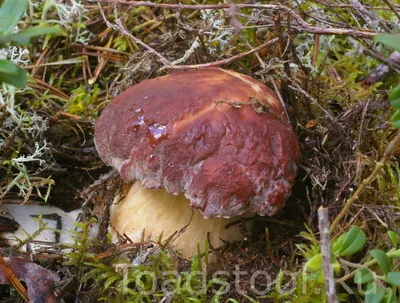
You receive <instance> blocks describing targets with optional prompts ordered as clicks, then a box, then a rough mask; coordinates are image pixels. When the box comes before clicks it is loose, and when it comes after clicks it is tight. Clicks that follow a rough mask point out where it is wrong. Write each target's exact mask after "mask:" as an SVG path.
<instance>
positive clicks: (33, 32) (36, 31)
mask: <svg viewBox="0 0 400 303" xmlns="http://www.w3.org/2000/svg"><path fill="white" fill-rule="evenodd" d="M48 34H52V35H63V31H62V30H60V29H59V28H58V27H54V26H35V27H31V28H28V29H25V30H22V31H20V32H18V33H16V34H14V35H11V36H10V42H12V43H14V44H20V45H28V44H29V42H30V40H31V38H33V37H36V36H42V35H48Z"/></svg>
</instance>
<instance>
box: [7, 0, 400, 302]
mask: <svg viewBox="0 0 400 303" xmlns="http://www.w3.org/2000/svg"><path fill="white" fill-rule="evenodd" d="M176 2H179V4H175V3H176ZM366 2H368V3H369V4H368V5H366V4H365V3H366ZM218 3H219V2H218V1H194V0H185V1H149V2H143V3H137V2H136V1H130V2H126V3H125V2H124V1H120V0H93V1H83V2H79V1H77V0H69V1H65V2H64V1H53V0H40V1H32V2H31V3H30V4H29V8H28V10H27V12H26V15H25V16H24V17H23V18H22V20H21V21H20V23H19V24H18V26H19V27H20V28H27V27H29V26H31V25H32V24H48V25H55V26H58V27H59V28H60V29H62V30H63V32H64V34H63V35H62V36H45V37H41V38H37V39H34V41H33V43H32V45H30V46H28V47H26V48H25V47H16V46H14V47H11V46H7V47H6V48H4V49H2V50H0V56H2V57H3V58H5V59H9V60H12V61H13V62H16V63H18V64H19V65H20V66H22V67H23V68H24V69H25V70H26V71H27V72H28V73H29V79H30V80H29V83H28V85H27V86H26V87H25V88H23V89H15V88H12V87H10V86H8V85H5V84H3V86H2V87H0V96H1V99H0V101H1V103H0V144H1V149H0V161H1V163H3V165H2V166H0V190H1V192H0V197H1V200H2V203H4V204H22V203H25V204H43V203H47V204H49V205H52V206H55V207H58V208H61V209H62V210H64V211H66V212H70V211H74V210H80V211H81V214H80V215H79V217H78V218H79V220H78V221H79V223H77V224H78V225H77V227H78V229H77V230H76V231H75V232H74V233H73V239H74V240H75V242H74V243H73V244H68V245H63V243H53V244H52V245H48V246H47V247H46V248H45V249H44V248H43V249H41V250H37V251H35V252H33V253H32V252H29V251H28V253H26V252H21V251H19V250H18V249H19V248H21V247H22V246H24V245H26V244H27V243H28V242H32V243H34V242H35V239H34V238H35V237H36V236H37V234H39V233H40V232H42V231H43V230H45V229H46V226H44V225H40V230H39V232H38V233H35V231H28V232H29V234H31V237H29V239H28V240H26V241H24V242H23V243H20V242H18V243H17V244H15V243H14V244H12V245H10V244H9V243H7V241H3V242H1V248H0V252H1V255H2V256H3V257H5V259H3V257H2V258H1V259H0V261H1V260H8V261H7V262H13V261H12V260H14V261H15V260H16V259H18V258H17V257H22V258H28V259H26V260H27V261H26V262H28V263H29V262H31V261H33V262H34V263H35V264H37V265H40V266H39V267H34V265H32V264H33V263H32V264H31V263H29V264H30V265H29V266H32V267H30V268H31V269H32V271H33V272H34V273H35V274H38V273H39V272H41V271H40V270H46V271H45V272H44V275H47V276H48V277H49V281H47V282H48V283H50V284H49V285H51V287H48V288H46V287H45V286H44V285H45V284H46V283H47V282H46V283H45V282H43V281H40V282H38V283H43V285H42V287H40V294H39V297H40V296H42V299H43V296H44V297H48V298H52V299H54V298H55V300H60V299H62V300H63V301H64V302H97V301H99V300H100V299H101V298H102V300H105V301H106V302H189V301H195V302H327V300H328V296H327V292H326V291H325V290H324V279H323V277H322V282H321V281H320V277H321V270H322V265H321V264H322V263H321V262H322V261H319V263H318V262H317V264H318V265H317V269H316V270H315V271H313V268H312V265H310V264H311V263H308V265H307V264H306V262H307V261H309V260H314V261H315V260H316V258H314V259H313V257H315V256H317V255H319V254H320V244H319V239H320V233H319V227H318V210H319V208H320V207H321V206H323V207H324V208H325V209H327V210H328V213H329V219H328V223H329V222H335V223H334V228H333V230H332V233H331V236H332V239H337V238H339V236H340V235H342V234H344V235H345V236H348V235H349V234H348V233H346V232H348V231H349V230H350V229H351V227H352V226H358V227H359V228H360V229H358V230H357V231H358V232H359V234H358V235H360V237H362V235H364V236H365V237H366V241H364V242H363V245H362V247H359V248H358V249H357V250H356V251H354V253H352V254H349V255H346V254H343V253H342V254H341V255H337V260H335V261H337V262H339V264H340V265H339V267H340V268H341V270H338V271H337V272H336V273H335V276H336V278H337V279H341V280H340V281H339V282H341V283H339V282H338V281H336V285H337V287H336V291H337V298H338V299H337V300H341V301H347V302H361V301H362V300H364V298H365V296H366V295H365V294H363V293H362V291H360V287H358V286H359V285H357V280H354V279H353V277H354V275H355V272H356V269H357V268H360V267H362V268H369V269H368V271H369V272H370V273H372V276H374V277H375V278H374V279H372V278H371V280H368V279H369V278H366V281H367V280H368V281H367V282H365V283H364V284H363V283H361V284H362V285H364V286H365V285H367V284H368V285H372V284H371V283H372V282H371V281H374V282H376V284H377V285H378V290H377V291H376V292H375V295H377V296H378V295H380V289H383V293H382V296H381V300H383V298H385V299H386V300H388V301H386V302H395V301H389V300H392V297H393V296H392V297H391V294H394V296H396V294H397V296H398V295H399V289H398V287H399V286H400V285H397V286H396V283H395V282H393V283H391V282H390V281H391V280H390V279H391V278H390V277H394V276H396V277H397V274H398V271H399V262H398V259H396V256H397V258H398V257H400V252H399V251H398V250H395V249H396V243H397V242H396V241H397V240H396V239H398V236H399V235H400V229H399V222H400V168H399V160H400V148H399V146H398V139H396V138H398V136H399V135H398V130H397V129H396V128H395V127H393V126H392V125H391V123H390V121H391V116H392V115H393V113H394V110H393V108H392V107H391V105H390V103H389V99H388V94H389V93H390V91H391V90H392V89H393V88H394V87H395V86H396V85H397V84H398V83H399V82H400V81H399V80H400V77H399V71H400V68H399V64H400V59H399V58H400V55H399V53H398V52H396V51H394V50H393V49H392V48H390V47H385V46H384V45H382V44H381V43H377V42H376V41H375V40H374V35H375V34H376V33H384V32H396V31H397V32H399V31H400V5H399V4H396V3H395V1H390V0H385V1H379V0H377V1H375V0H374V1H364V2H363V3H364V4H362V3H360V2H359V1H341V2H339V1H330V0H315V1H262V4H261V2H260V1H254V2H253V1H235V3H233V2H232V3H230V4H229V3H228V4H218ZM384 64H386V65H384ZM210 66H218V67H221V68H226V69H232V70H235V71H237V72H240V73H243V74H247V75H249V76H251V77H253V78H255V79H257V80H259V81H261V82H262V83H264V84H265V85H267V86H268V87H270V88H271V89H272V90H274V91H275V92H277V93H278V94H280V95H281V97H282V99H283V100H284V102H285V105H286V109H287V112H288V114H289V117H290V121H291V123H292V126H293V129H294V131H295V132H296V135H297V137H298V138H299V141H300V146H301V153H302V159H301V165H300V171H299V173H298V176H297V179H296V183H295V186H294V188H293V193H292V195H291V197H290V198H289V200H288V201H287V203H286V206H285V208H284V209H283V210H282V211H281V212H280V213H279V214H278V215H276V216H274V217H270V218H269V217H259V216H256V217H254V218H253V219H252V220H253V221H254V225H253V228H252V229H251V230H244V231H243V232H244V235H243V241H237V242H234V243H227V244H226V246H225V247H223V248H222V249H220V250H217V251H213V250H212V249H211V251H212V253H214V254H216V255H217V259H218V261H217V263H213V264H208V262H207V261H206V259H207V255H204V254H203V255H199V256H196V257H194V258H193V260H191V261H187V260H183V259H181V258H179V255H177V254H176V253H175V252H174V251H173V249H172V248H171V247H168V246H167V247H166V246H165V245H163V243H150V244H142V245H138V244H137V243H129V242H125V243H123V242H121V243H118V244H112V243H110V240H109V235H108V230H107V228H108V225H109V207H110V204H111V203H112V201H113V199H114V197H115V196H116V194H117V193H118V192H119V191H120V188H121V186H122V184H123V182H122V181H121V180H120V178H119V176H118V174H116V173H113V172H112V170H111V169H110V168H109V167H107V166H106V165H105V164H104V163H103V162H102V161H101V159H100V158H99V156H98V154H97V151H96V148H95V145H94V142H93V128H94V123H95V121H96V119H97V118H98V117H99V115H100V113H101V111H102V109H103V108H104V107H105V106H106V105H107V104H108V103H109V102H110V101H111V100H112V98H113V97H114V96H116V95H118V94H119V93H120V92H122V91H123V90H125V89H126V88H128V87H130V86H132V85H134V84H137V83H139V82H140V81H142V80H144V79H149V78H154V77H158V76H162V75H166V74H168V73H170V72H173V71H174V70H178V69H179V70H182V69H192V68H206V67H210ZM15 117H17V118H15ZM14 118H15V119H14ZM396 140H397V141H396ZM391 142H392V144H391ZM377 165H378V168H379V169H376V168H377ZM349 201H350V202H349ZM342 210H344V211H343V212H342V213H341V211H342ZM338 215H339V216H340V217H338ZM342 215H343V217H342ZM335 218H337V220H336V221H335ZM9 219H10V220H11V221H12V218H10V216H8V215H7V214H6V213H3V217H0V226H1V223H2V222H6V223H3V225H4V224H5V225H7V224H8V225H9V226H11V225H10V224H13V223H10V221H8V220H9ZM2 220H3V221H2ZM93 225H97V226H98V228H99V235H98V237H97V238H96V239H92V238H90V229H91V226H93ZM0 231H2V229H0ZM388 232H389V233H388ZM361 234H362V235H361ZM353 240H354V239H353ZM354 243H357V240H354ZM377 249H378V250H377ZM160 251H161V252H160ZM376 251H379V253H375V252H376ZM145 252H146V254H145ZM153 252H154V253H153ZM380 252H383V254H384V255H385V256H386V257H382V256H381V257H379V256H378V255H379V254H380ZM143 256H144V257H143ZM139 259H140V261H138V260H139ZM374 259H375V260H376V261H375V263H374V262H372V263H371V260H372V261H373V260H374ZM28 260H31V261H28ZM382 260H383V261H382ZM382 262H383V263H385V264H387V267H385V265H382ZM376 263H378V266H376V265H375V264H376ZM10 264H11V263H9V268H11V271H14V274H15V275H16V276H18V270H17V269H15V268H17V267H18V264H17V265H15V264H14V265H13V266H16V267H13V266H11V265H10ZM24 264H25V263H24ZM0 266H1V267H0V272H1V269H3V271H5V268H6V267H4V266H6V265H4V262H0ZM20 266H22V265H20ZM24 266H28V265H26V264H25V265H24ZM124 266H125V267H124ZM121 268H128V269H127V270H121ZM345 268H347V269H348V271H346V270H344V269H345ZM218 271H223V272H224V275H223V277H219V278H216V276H215V275H214V274H215V273H216V272H218ZM310 271H311V272H310ZM50 272H52V273H54V274H55V275H56V276H57V278H54V279H53V278H51V277H52V275H51V274H50ZM166 272H168V274H164V273H166ZM171 272H176V274H171ZM199 272H202V273H205V278H204V280H203V279H202V277H201V275H199V274H198V273H199ZM388 272H389V273H391V274H392V273H395V275H388ZM46 273H47V274H46ZM254 273H259V274H257V275H254ZM265 273H268V274H265ZM313 273H316V274H317V276H314V277H312V274H313ZM153 274H154V275H153ZM239 275H241V276H240V277H239ZM366 275H367V274H366ZM138 277H139V278H138ZM17 278H19V279H20V280H23V281H24V283H25V284H23V285H22V289H21V290H20V291H19V292H17V291H16V290H15V289H14V288H13V287H10V286H6V285H3V286H1V285H0V301H1V302H14V301H15V300H16V299H17V298H18V297H19V296H20V294H21V292H22V293H24V292H25V293H26V291H27V290H26V289H25V288H26V287H28V288H29V287H30V286H31V285H32V283H34V282H35V281H32V280H30V281H28V280H29V279H32V277H30V278H29V277H27V276H26V277H25V276H18V277H17ZM325 278H326V279H325V280H326V281H328V278H327V277H325ZM1 281H3V280H2V278H1V275H0V283H2V282H1ZM399 281H400V279H399ZM153 282H154V283H153ZM328 282H329V281H328ZM358 282H360V281H359V280H358ZM165 283H169V285H170V286H171V289H170V290H169V291H165V289H163V288H162V285H164V286H165ZM153 285H155V287H154V289H152V287H153ZM14 286H15V285H14ZM362 287H363V286H362ZM362 287H361V288H362ZM367 287H369V286H367ZM145 290H147V292H146V291H145ZM218 290H219V292H218ZM18 293H19V294H18ZM321 293H322V295H321ZM39 297H37V298H39ZM376 298H378V297H376ZM31 300H32V298H31ZM35 302H44V301H40V299H38V301H35ZM330 302H335V301H330ZM375 302H381V301H379V300H378V299H377V301H375Z"/></svg>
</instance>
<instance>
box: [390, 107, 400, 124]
mask: <svg viewBox="0 0 400 303" xmlns="http://www.w3.org/2000/svg"><path fill="white" fill-rule="evenodd" d="M391 122H392V125H393V126H394V127H396V128H400V109H396V111H395V112H394V114H393V116H392V119H391Z"/></svg>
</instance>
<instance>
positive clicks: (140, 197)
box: [110, 182, 242, 258]
mask: <svg viewBox="0 0 400 303" xmlns="http://www.w3.org/2000/svg"><path fill="white" fill-rule="evenodd" d="M116 201H117V199H116ZM116 201H115V202H114V204H113V206H112V207H111V219H110V221H111V226H112V228H113V229H115V230H116V231H118V232H119V233H120V234H124V233H125V234H126V235H127V236H128V237H129V238H130V239H131V240H132V241H134V242H139V241H141V240H142V234H143V233H144V239H145V240H147V239H152V240H158V239H159V238H160V236H162V240H166V239H168V238H169V237H170V236H172V235H173V234H176V233H177V232H180V231H182V229H183V228H184V227H185V226H186V229H185V230H184V231H183V232H182V233H181V234H180V235H179V237H177V238H176V239H175V241H174V242H173V243H172V245H173V246H175V248H176V250H177V251H178V252H179V253H180V254H181V256H182V257H184V258H190V257H192V256H193V255H195V254H196V253H197V245H198V244H200V249H201V251H204V244H205V240H206V238H207V233H210V242H211V245H212V246H213V247H215V248H218V247H220V246H222V245H223V241H222V239H223V240H225V241H234V240H240V239H241V238H242V235H241V233H240V231H239V227H238V225H234V226H232V227H230V228H228V229H227V228H226V225H227V224H228V223H230V222H232V221H237V220H238V217H235V218H230V219H224V218H214V219H205V218H204V217H203V215H201V214H200V213H199V212H198V211H193V210H192V209H191V207H190V201H189V200H188V199H187V198H186V197H185V196H184V195H183V194H180V195H178V196H174V195H172V194H170V193H168V192H166V191H165V190H148V189H145V188H144V187H143V186H142V185H141V184H140V182H136V183H134V184H133V185H132V186H131V187H130V189H129V192H128V193H127V195H126V196H125V197H124V199H123V200H120V201H118V202H116ZM114 236H115V235H114Z"/></svg>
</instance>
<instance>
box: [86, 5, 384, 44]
mask: <svg viewBox="0 0 400 303" xmlns="http://www.w3.org/2000/svg"><path fill="white" fill-rule="evenodd" d="M88 1H89V2H92V3H93V2H94V3H107V4H122V5H129V6H133V7H137V6H146V7H158V8H169V9H179V10H182V9H191V10H199V9H224V8H225V9H229V8H230V3H224V4H196V5H193V4H192V5H188V4H169V3H154V2H149V1H124V0H88ZM235 6H236V8H237V9H241V8H253V9H270V10H282V11H284V12H286V13H287V14H288V15H289V16H290V17H291V18H292V19H294V20H295V21H296V22H297V24H293V29H295V30H298V31H300V32H307V33H311V34H318V35H340V36H353V37H359V38H361V37H364V38H372V37H373V36H375V34H376V33H374V32H372V31H361V30H353V29H346V28H333V27H329V28H323V27H318V26H313V25H311V24H309V23H307V22H306V21H304V20H303V19H302V18H301V17H300V16H299V15H298V14H297V13H296V11H294V10H293V9H292V8H289V7H286V6H283V5H274V4H251V3H249V4H247V3H241V4H235Z"/></svg>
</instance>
